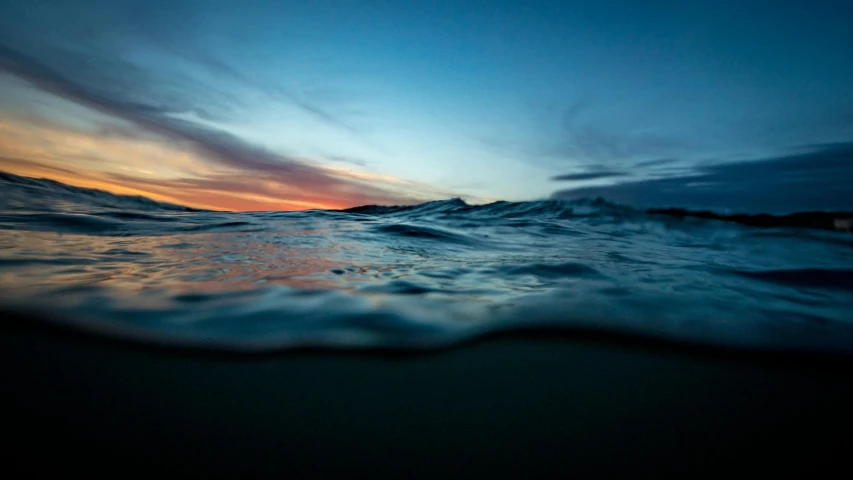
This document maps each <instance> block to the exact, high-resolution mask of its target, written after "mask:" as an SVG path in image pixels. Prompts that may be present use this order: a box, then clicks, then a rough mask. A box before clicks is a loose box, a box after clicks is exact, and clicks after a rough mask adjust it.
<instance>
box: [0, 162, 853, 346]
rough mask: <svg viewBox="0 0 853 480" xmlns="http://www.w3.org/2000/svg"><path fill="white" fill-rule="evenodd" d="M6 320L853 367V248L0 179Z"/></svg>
mask: <svg viewBox="0 0 853 480" xmlns="http://www.w3.org/2000/svg"><path fill="white" fill-rule="evenodd" d="M0 287H2V288H0V292H2V293H0V308H3V309H5V310H7V311H18V312H26V313H29V314H34V315H35V316H37V317H39V318H41V319H44V320H47V321H50V322H55V323H59V324H61V325H65V326H71V327H73V328H78V329H83V330H87V331H95V332H99V333H102V334H107V335H111V336H116V337H121V338H132V339H134V340H142V341H151V342H157V343H161V344H163V343H165V344H170V345H176V346H190V347H194V346H197V347H204V348H212V349H227V350H236V351H259V350H262V351H266V350H279V349H289V348H294V347H344V348H364V347H383V348H391V349H424V348H434V347H442V346H448V345H452V344H454V343H457V342H460V341H463V340H466V339H471V338H474V337H478V336H481V335H484V334H488V333H494V332H497V331H505V330H513V329H529V328H553V329H567V330H569V331H579V330H582V331H590V330H592V331H596V332H614V333H619V334H627V335H637V336H641V337H655V338H658V339H664V340H672V341H677V342H697V343H702V344H710V345H714V346H726V347H743V348H749V349H759V350H760V349H781V350H790V351H811V352H824V353H827V352H828V353H841V354H850V353H853V314H851V307H853V235H851V234H850V233H849V232H843V231H828V230H826V231H824V230H816V229H802V228H757V227H753V226H744V225H738V224H736V223H730V222H721V221H716V220H708V219H698V218H674V217H672V216H667V215H651V214H648V213H644V212H641V211H637V210H634V209H631V208H629V207H627V206H620V205H614V204H610V203H607V202H606V201H603V200H598V199H591V200H587V201H576V202H557V201H542V202H525V203H508V202H498V203H494V204H490V205H483V206H470V205H467V204H465V203H464V202H462V201H461V200H448V201H440V202H433V203H427V204H423V205H418V206H414V207H360V208H356V209H351V210H349V211H316V210H315V211H304V212H258V213H222V212H208V211H196V210H191V209H185V208H182V207H176V206H171V205H164V204H158V203H154V202H151V201H148V200H144V199H140V198H131V197H118V196H113V195H110V194H106V193H103V192H96V191H90V190H84V189H78V188H74V187H69V186H65V185H62V184H59V183H55V182H51V181H46V180H34V179H27V178H22V177H17V176H13V175H5V174H3V175H0Z"/></svg>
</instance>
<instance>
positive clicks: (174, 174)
mask: <svg viewBox="0 0 853 480" xmlns="http://www.w3.org/2000/svg"><path fill="white" fill-rule="evenodd" d="M312 168H315V169H316V171H317V172H319V174H320V175H325V176H327V178H331V179H332V181H334V182H338V184H339V185H343V186H344V187H346V188H343V189H339V190H340V191H335V192H323V191H313V190H311V189H310V188H309V187H310V186H308V185H306V186H300V185H292V184H289V183H287V182H284V181H283V180H282V179H281V178H280V177H279V178H272V179H268V178H265V175H264V174H263V173H261V172H257V173H254V174H253V173H252V172H243V173H235V174H234V175H228V174H226V173H223V172H218V171H217V170H215V169H214V168H212V167H211V166H210V164H209V162H208V161H206V160H205V159H204V158H203V157H200V156H199V155H198V154H196V153H193V152H192V151H190V150H186V149H182V148H181V147H180V146H176V145H172V144H170V143H168V142H166V141H163V142H158V140H157V139H156V138H155V137H152V138H146V137H144V136H140V137H139V138H135V137H127V138H123V137H120V136H115V135H112V136H111V135H103V136H102V135H99V134H98V133H90V132H85V131H80V130H73V129H70V128H69V127H63V126H60V125H57V124H54V123H51V122H50V121H48V120H41V121H38V120H33V119H15V121H13V120H12V119H10V118H0V170H3V171H7V172H9V173H13V174H16V175H22V176H27V177H35V178H47V179H50V180H55V181H59V182H62V183H66V184H68V185H72V186H76V187H81V188H90V189H97V190H103V191H106V192H109V193H112V194H116V195H132V196H143V197H146V198H150V199H152V200H155V201H158V202H165V203H172V204H178V205H183V206H187V207H192V208H200V209H205V210H224V211H293V210H308V209H341V208H347V207H352V206H357V205H362V204H364V203H365V202H364V201H363V200H362V199H365V198H366V199H369V198H370V194H375V193H376V192H379V193H380V194H382V195H383V196H384V197H387V198H389V199H391V200H393V201H397V203H412V202H413V201H418V199H415V198H408V197H409V192H408V191H407V189H406V185H405V182H403V181H400V180H397V179H394V178H388V177H384V176H379V175H371V174H365V173H358V172H351V171H347V170H344V169H339V168H331V167H324V166H320V165H317V166H314V167H312ZM194 182H195V183H194ZM205 182H208V183H209V184H210V186H212V187H214V188H205V186H206V185H207V183H205ZM361 184H364V185H365V188H366V189H372V190H370V191H369V192H368V194H363V193H362V192H361V191H360V190H359V187H358V186H359V185H361ZM218 185H225V187H223V188H216V187H217V186H218ZM254 185H256V187H254V188H253V186H254ZM386 189H387V190H386ZM383 192H384V193H383ZM332 195H336V196H338V197H339V198H334V197H332ZM330 197H332V198H330Z"/></svg>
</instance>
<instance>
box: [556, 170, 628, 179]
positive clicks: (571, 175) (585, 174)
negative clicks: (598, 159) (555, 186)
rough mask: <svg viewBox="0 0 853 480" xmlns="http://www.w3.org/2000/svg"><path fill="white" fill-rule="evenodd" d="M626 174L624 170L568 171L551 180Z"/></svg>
mask: <svg viewBox="0 0 853 480" xmlns="http://www.w3.org/2000/svg"><path fill="white" fill-rule="evenodd" d="M625 175H626V174H625V173H624V172H615V171H608V170H601V171H595V172H583V173H567V174H565V175H557V176H556V177H551V180H555V181H582V180H600V179H603V178H615V177H624V176H625Z"/></svg>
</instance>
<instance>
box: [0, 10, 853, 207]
mask: <svg viewBox="0 0 853 480" xmlns="http://www.w3.org/2000/svg"><path fill="white" fill-rule="evenodd" d="M851 21H853V3H851V2H841V1H837V2H835V1H809V2H805V1H803V2H786V1H779V2H765V1H738V2H734V1H730V2H729V1H722V2H719V1H714V2H702V1H695V2H694V1H684V2H681V1H650V2H633V1H607V0H599V1H595V2H593V1H589V2H586V1H583V2H581V1H579V2H571V1H555V2H537V1H525V2H521V1H517V2H509V1H482V2H481V1H468V2H439V1H435V2H432V1H423V2H401V1H370V0H359V1H340V0H339V1H324V0H319V1H300V2H289V1H271V0H269V1H265V0H241V1H225V0H198V1H196V0H185V1H176V0H147V1H129V0H76V1H66V0H58V1H47V0H4V1H3V2H2V3H0V170H3V171H8V172H12V173H16V174H20V175H28V176H36V177H47V178H51V179H55V180H59V181H62V182H66V183H70V184H73V185H78V186H83V187H94V188H100V189H105V190H108V191H112V192H116V193H127V194H134V195H140V194H141V195H145V196H148V197H151V198H154V199H155V200H161V201H169V202H174V203H180V204H184V205H189V206H194V207H202V208H214V209H224V210H271V209H283V210H292V209H305V208H342V207H349V206H355V205H362V204H370V203H374V204H404V203H415V202H421V201H425V200H435V199H443V198H449V197H461V198H463V199H465V200H467V201H469V202H472V203H483V202H489V201H494V200H499V199H500V200H536V199H543V198H577V197H582V196H589V195H602V196H605V197H607V198H612V199H615V200H618V201H622V202H626V203H636V204H650V205H651V204H654V205H661V206H662V205H664V204H667V205H669V204H671V205H684V206H700V207H714V208H731V209H744V210H749V209H761V210H765V211H771V210H797V209H844V208H853V194H850V193H849V192H850V191H853V185H851V180H853V60H852V59H853V47H851V46H853V28H851Z"/></svg>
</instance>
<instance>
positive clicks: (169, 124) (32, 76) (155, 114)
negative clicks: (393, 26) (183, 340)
mask: <svg viewBox="0 0 853 480" xmlns="http://www.w3.org/2000/svg"><path fill="white" fill-rule="evenodd" d="M102 60H103V61H102ZM81 66H84V68H81ZM222 68H225V67H222ZM0 71H5V72H8V73H11V74H13V75H15V76H17V77H20V78H22V79H24V80H26V81H27V82H29V83H30V84H31V85H33V86H34V87H36V88H38V89H40V90H42V91H45V92H49V93H51V94H53V95H55V96H58V97H61V98H63V99H66V100H69V101H71V102H74V103H76V104H79V105H83V106H85V107H88V108H90V109H92V110H95V111H98V112H100V113H102V114H105V115H107V116H110V117H113V118H117V119H121V120H123V121H125V122H128V123H130V124H132V125H134V126H135V127H136V128H139V129H142V130H144V131H146V132H148V133H149V134H155V135H156V136H158V137H160V138H162V139H163V140H164V141H166V142H168V143H169V144H171V145H172V146H173V147H174V148H176V149H178V150H189V151H192V152H194V155H195V156H196V157H197V158H199V159H201V160H202V161H203V162H206V163H207V164H209V166H210V168H211V169H212V170H214V172H213V173H210V172H209V173H207V174H206V176H205V177H204V178H201V179H193V180H192V181H188V180H185V179H184V180H172V183H171V187H167V186H166V184H167V183H169V182H166V183H164V182H165V181H164V180H162V179H161V180H157V182H159V183H158V184H157V185H154V184H153V183H152V181H150V180H149V181H148V183H147V184H146V185H148V186H158V187H159V188H183V189H188V190H187V191H193V190H199V191H201V190H204V191H208V192H209V191H212V190H213V189H216V188H220V189H228V190H229V191H231V192H240V193H242V194H244V195H252V194H256V193H257V192H256V189H259V188H260V189H262V190H264V188H263V187H262V186H263V185H271V184H275V185H280V186H281V188H278V189H277V190H276V191H269V189H266V190H265V191H264V196H265V197H267V198H268V199H276V198H277V199H280V201H282V202H286V201H289V202H290V204H291V205H297V204H303V203H306V202H307V203H310V204H311V205H330V206H349V205H356V204H364V203H395V204H402V203H411V202H413V201H418V200H423V199H424V197H426V198H429V194H425V193H424V192H420V193H418V192H403V191H400V190H399V189H396V188H394V187H393V185H388V184H387V183H388V182H382V181H373V180H372V179H370V178H367V176H361V177H357V176H353V175H348V174H347V173H346V172H345V171H341V170H336V169H329V168H325V167H321V166H320V165H317V164H312V163H310V162H308V161H305V160H303V159H299V158H293V157H290V156H286V155H283V154H281V153H278V152H274V151H271V150H268V149H266V148H264V147H262V146H258V145H254V144H252V143H250V142H247V141H246V140H243V139H241V138H239V137H237V136H236V135H234V134H231V133H229V132H226V131H224V130H222V129H219V128H216V127H215V126H211V125H210V124H209V123H200V122H195V121H191V120H187V119H186V118H187V117H186V114H187V113H194V114H196V115H197V116H198V117H200V118H204V119H217V118H221V116H223V115H227V112H228V109H229V108H236V105H233V100H232V99H229V98H227V97H225V98H218V97H217V98H214V99H212V100H210V101H208V99H207V98H205V97H204V96H200V95H199V94H198V91H208V92H210V91H212V90H205V88H204V85H201V84H196V85H186V84H184V85H181V84H175V83H170V82H168V81H166V80H164V79H163V78H159V77H157V76H156V75H153V74H151V73H149V72H146V71H144V70H141V69H139V68H138V67H136V66H134V65H132V64H130V63H127V62H122V61H120V60H117V59H115V58H111V59H109V60H104V59H102V58H100V57H98V56H97V55H91V54H80V53H78V52H73V51H69V50H66V49H62V48H61V47H55V48H50V49H42V50H40V51H38V52H34V51H27V50H25V49H22V48H17V47H16V46H13V45H10V44H8V43H6V44H4V43H0ZM292 99H295V100H299V99H298V98H295V97H293V98H292ZM303 107H305V108H308V107H310V105H309V104H308V103H307V102H303ZM311 108H313V107H311ZM313 110H314V114H315V115H320V116H325V117H326V120H327V121H329V122H333V121H334V118H333V116H331V115H330V114H328V115H327V114H326V113H324V112H323V111H322V110H320V109H317V108H313ZM226 177H227V178H230V180H228V181H227V182H225V181H224V180H223V179H224V178H226ZM114 178H115V179H119V177H114ZM120 179H121V180H122V181H124V182H127V183H130V182H131V181H133V182H137V183H138V184H140V185H141V184H143V179H139V178H136V179H131V178H130V177H121V178H120ZM223 182H224V183H223Z"/></svg>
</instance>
